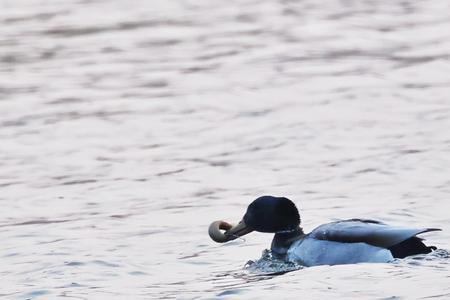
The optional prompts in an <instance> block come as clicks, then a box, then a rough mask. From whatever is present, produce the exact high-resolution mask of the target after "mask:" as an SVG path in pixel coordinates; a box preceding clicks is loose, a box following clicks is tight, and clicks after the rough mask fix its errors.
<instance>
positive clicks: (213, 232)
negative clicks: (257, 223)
mask: <svg viewBox="0 0 450 300" xmlns="http://www.w3.org/2000/svg"><path fill="white" fill-rule="evenodd" d="M221 230H224V231H223V232H222V231H221ZM252 231H253V229H252V228H250V227H248V226H247V225H246V224H245V222H244V220H242V221H240V222H239V224H237V225H235V226H233V225H231V224H229V223H227V222H225V221H215V222H212V223H211V225H209V229H208V233H209V236H210V237H211V238H212V239H213V241H215V242H217V243H225V242H228V241H232V240H234V239H237V238H238V237H240V236H243V235H245V234H247V233H250V232H252Z"/></svg>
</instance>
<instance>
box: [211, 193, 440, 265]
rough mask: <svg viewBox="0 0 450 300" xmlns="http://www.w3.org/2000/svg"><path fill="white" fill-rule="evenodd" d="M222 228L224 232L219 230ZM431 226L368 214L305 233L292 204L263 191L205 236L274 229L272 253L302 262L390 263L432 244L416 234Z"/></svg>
mask: <svg viewBox="0 0 450 300" xmlns="http://www.w3.org/2000/svg"><path fill="white" fill-rule="evenodd" d="M221 230H224V231H221ZM438 230H440V229H437V228H420V229H416V228H401V227H393V226H389V225H387V224H384V223H382V222H379V221H375V220H369V219H350V220H343V221H337V222H332V223H327V224H323V225H320V226H319V227H317V228H316V229H314V230H313V231H311V232H310V233H308V234H305V233H304V232H303V229H302V228H301V227H300V215H299V212H298V209H297V207H296V206H295V204H294V203H293V202H292V201H291V200H289V199H287V198H284V197H273V196H263V197H259V198H257V199H256V200H254V201H253V202H252V203H251V204H250V205H249V206H248V208H247V212H246V213H245V215H244V217H243V219H242V221H241V222H239V224H237V225H236V226H232V225H231V224H229V223H227V222H225V221H216V222H213V223H212V224H211V225H210V227H209V235H210V237H211V238H212V239H213V240H214V241H216V242H218V243H225V242H228V241H231V240H234V239H236V238H238V237H240V236H243V235H245V234H248V233H250V232H252V231H259V232H268V233H275V235H274V237H273V240H272V245H271V251H272V254H273V255H276V256H277V257H279V258H283V259H285V260H286V261H289V262H295V263H300V264H301V265H303V266H318V265H339V264H353V263H363V262H370V263H381V262H390V261H392V260H394V259H395V258H405V257H408V256H412V255H416V254H426V253H430V252H432V251H433V250H435V249H436V247H434V246H426V245H425V244H424V243H423V240H422V239H421V238H419V237H417V235H419V234H422V233H425V232H430V231H438Z"/></svg>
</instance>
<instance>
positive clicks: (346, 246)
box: [287, 219, 439, 266]
mask: <svg viewBox="0 0 450 300" xmlns="http://www.w3.org/2000/svg"><path fill="white" fill-rule="evenodd" d="M434 230H439V229H434V228H426V229H410V228H400V227H393V226H389V225H386V224H384V223H381V222H378V221H373V220H362V219H351V220H344V221H338V222H333V223H328V224H324V225H321V226H319V227H317V228H316V229H314V230H313V231H312V232H311V233H310V234H308V235H306V236H305V237H304V238H302V239H301V240H299V241H296V242H295V243H293V244H292V246H291V247H290V249H289V251H288V253H287V255H288V256H287V258H288V260H291V261H298V262H301V263H302V264H304V265H306V266H315V265H335V264H351V263H361V262H389V261H391V260H392V259H393V258H394V257H405V256H409V255H414V254H418V253H429V252H430V251H431V249H432V247H427V246H425V245H424V244H423V243H422V242H421V240H420V239H419V238H417V237H416V235H417V234H420V233H424V232H428V231H434ZM399 253H401V255H398V254H399Z"/></svg>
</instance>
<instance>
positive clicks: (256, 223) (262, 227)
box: [209, 196, 300, 243]
mask: <svg viewBox="0 0 450 300" xmlns="http://www.w3.org/2000/svg"><path fill="white" fill-rule="evenodd" d="M299 225H300V215H299V213H298V210H297V207H296V206H295V204H294V203H293V202H292V201H291V200H289V199H287V198H284V197H273V196H263V197H259V198H258V199H256V200H255V201H253V202H252V203H251V204H250V205H249V206H248V208H247V212H246V213H245V215H244V217H243V218H242V220H241V221H240V222H239V223H238V224H237V225H235V226H233V225H231V224H229V223H227V222H225V221H215V222H213V223H212V224H211V225H210V226H209V236H210V237H211V238H212V239H213V240H214V241H216V242H218V243H225V242H228V241H231V240H234V239H236V238H238V237H240V236H243V235H245V234H247V233H250V232H252V231H259V232H270V233H281V232H290V231H294V230H296V229H298V228H299ZM222 230H224V231H222Z"/></svg>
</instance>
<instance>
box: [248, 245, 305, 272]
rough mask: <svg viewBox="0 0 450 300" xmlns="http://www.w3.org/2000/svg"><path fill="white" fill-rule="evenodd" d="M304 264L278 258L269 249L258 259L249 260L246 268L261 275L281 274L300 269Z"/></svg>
mask: <svg viewBox="0 0 450 300" xmlns="http://www.w3.org/2000/svg"><path fill="white" fill-rule="evenodd" d="M302 268H304V266H302V265H300V264H298V263H295V262H290V261H285V260H283V259H280V258H277V257H276V256H274V255H273V254H272V252H271V251H270V250H268V249H265V250H264V251H263V252H262V256H261V258H260V259H258V260H255V261H253V260H249V261H248V262H247V263H246V264H245V266H244V269H245V270H247V271H248V272H250V273H253V274H259V275H281V274H284V273H287V272H292V271H296V270H300V269H302Z"/></svg>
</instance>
